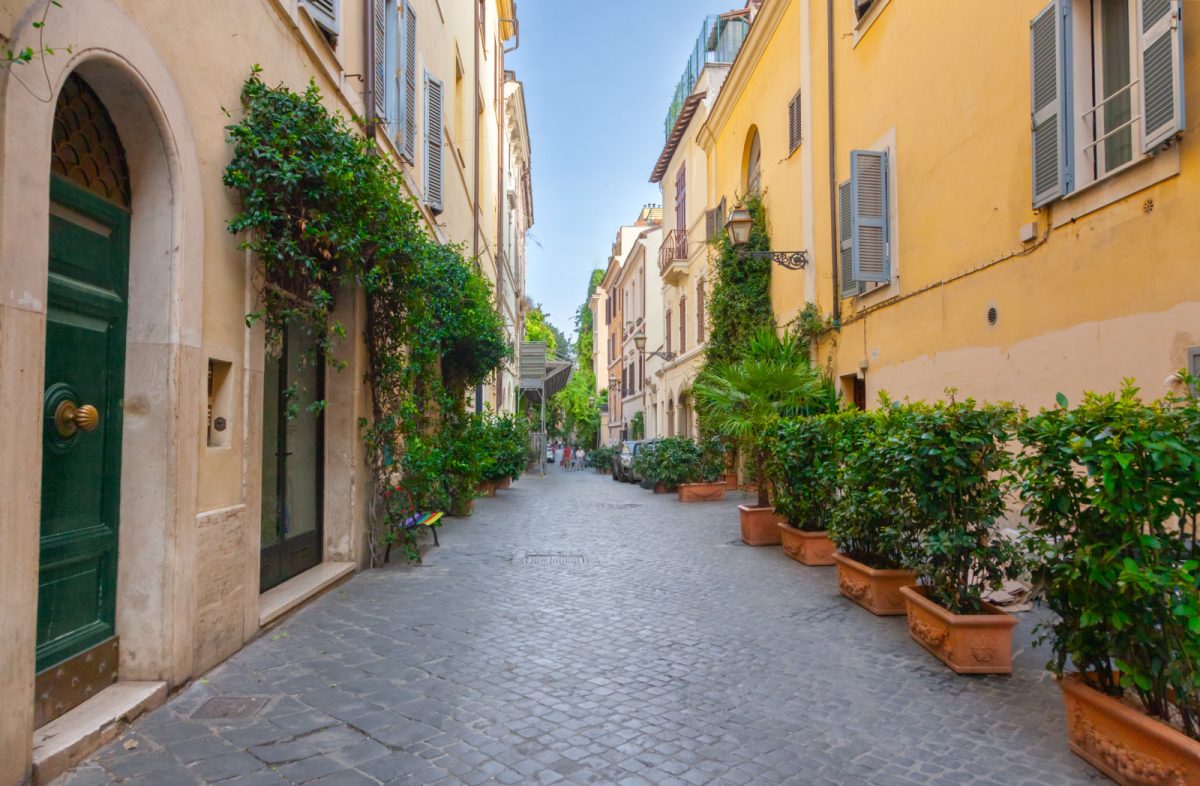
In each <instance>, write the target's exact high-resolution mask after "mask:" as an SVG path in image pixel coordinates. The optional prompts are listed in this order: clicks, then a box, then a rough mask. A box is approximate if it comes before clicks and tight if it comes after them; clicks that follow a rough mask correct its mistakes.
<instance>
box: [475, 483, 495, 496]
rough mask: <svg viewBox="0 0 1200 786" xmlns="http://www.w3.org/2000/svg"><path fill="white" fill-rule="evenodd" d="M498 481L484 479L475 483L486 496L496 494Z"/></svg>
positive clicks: (478, 490)
mask: <svg viewBox="0 0 1200 786" xmlns="http://www.w3.org/2000/svg"><path fill="white" fill-rule="evenodd" d="M496 486H497V481H494V480H482V481H480V482H479V483H477V484H476V485H475V490H476V491H477V492H479V493H480V494H481V495H483V496H485V497H494V496H496Z"/></svg>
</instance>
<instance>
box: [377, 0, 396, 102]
mask: <svg viewBox="0 0 1200 786" xmlns="http://www.w3.org/2000/svg"><path fill="white" fill-rule="evenodd" d="M391 5H392V3H391V2H389V0H371V93H372V104H371V108H372V109H373V110H374V115H375V117H376V118H377V119H379V120H382V121H385V122H386V121H387V87H386V85H387V84H388V78H387V70H388V69H387V66H388V36H387V33H388V7H389V6H391ZM393 10H394V9H393Z"/></svg>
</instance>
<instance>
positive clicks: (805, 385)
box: [692, 328, 838, 507]
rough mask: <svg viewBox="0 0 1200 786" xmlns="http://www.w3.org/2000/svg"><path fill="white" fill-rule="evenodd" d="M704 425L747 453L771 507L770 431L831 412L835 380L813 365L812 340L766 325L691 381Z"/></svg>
mask: <svg viewBox="0 0 1200 786" xmlns="http://www.w3.org/2000/svg"><path fill="white" fill-rule="evenodd" d="M692 394H693V396H694V398H695V401H696V411H697V412H698V413H699V415H700V423H701V426H702V427H703V428H704V429H705V430H707V431H709V432H711V433H715V434H716V435H718V436H720V437H723V438H726V439H729V440H731V441H732V442H734V443H735V444H736V445H737V446H738V448H739V449H741V450H742V451H743V452H744V453H745V454H746V455H747V456H748V457H749V458H750V463H751V466H752V468H753V470H754V481H755V485H756V487H757V490H758V506H759V507H767V506H768V505H769V504H770V495H769V493H768V488H767V476H766V472H765V464H766V460H767V455H768V447H767V445H766V444H765V441H764V435H765V434H766V433H767V430H768V429H769V428H770V427H771V426H772V425H773V424H774V423H775V422H776V421H777V420H778V419H779V418H787V417H801V416H804V415H818V414H822V413H826V412H833V411H836V410H837V407H838V397H837V392H836V391H835V390H834V387H833V383H832V382H831V381H830V380H829V379H828V378H827V377H826V376H824V375H823V374H822V373H821V372H820V371H818V370H817V369H815V368H813V366H812V362H811V361H810V358H809V354H808V345H807V343H806V342H805V340H804V339H803V338H802V337H801V336H800V335H798V334H796V333H785V334H784V335H782V336H780V335H778V334H777V333H776V332H775V331H774V330H773V329H770V328H763V329H760V330H758V331H755V333H754V334H753V335H752V336H751V337H750V340H749V342H748V343H747V346H746V350H745V352H744V353H743V354H742V355H741V357H739V358H738V359H736V360H733V361H729V362H723V363H721V362H719V363H714V364H711V365H709V366H708V367H707V368H705V369H704V371H703V372H702V373H701V374H700V376H699V377H698V378H697V379H696V383H695V384H694V385H693V386H692Z"/></svg>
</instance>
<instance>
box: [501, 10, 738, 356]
mask: <svg viewBox="0 0 1200 786" xmlns="http://www.w3.org/2000/svg"><path fill="white" fill-rule="evenodd" d="M742 5H743V2H742V0H727V2H710V0H607V2H599V3H596V2H585V0H521V1H520V3H519V5H518V13H519V15H520V20H521V46H520V49H518V50H517V51H516V52H514V53H513V54H511V55H509V57H508V60H507V62H506V66H507V67H508V68H510V69H513V70H515V71H516V73H517V78H518V79H520V80H522V81H523V82H524V83H525V93H526V98H525V100H526V108H527V111H528V113H529V135H530V142H531V145H532V149H533V202H534V218H535V224H534V227H533V230H532V231H531V232H530V236H529V242H528V257H527V259H528V261H527V265H526V271H527V272H526V277H527V281H526V286H527V290H528V293H529V295H530V297H532V298H533V299H534V301H536V302H540V303H541V304H542V305H543V307H544V308H545V310H546V311H547V312H548V313H549V315H550V321H551V322H552V323H553V324H554V325H555V326H557V327H558V328H559V329H560V330H562V331H563V332H564V333H567V334H568V335H573V333H574V330H575V326H574V321H573V316H574V313H575V310H576V309H577V308H578V307H579V304H580V303H582V302H583V298H584V296H585V295H586V294H587V281H588V275H589V273H590V271H591V270H592V269H594V268H596V267H602V266H604V265H605V264H606V262H607V260H608V254H609V252H610V251H611V249H612V242H613V239H614V237H615V235H616V231H617V227H618V226H620V225H621V224H627V223H630V222H632V221H633V219H634V218H636V217H637V213H638V211H639V210H640V209H641V207H642V206H643V205H644V204H646V203H648V202H654V203H661V202H662V194H661V192H660V191H659V189H658V186H655V185H652V184H651V183H650V182H649V181H650V170H651V169H653V167H654V162H655V161H656V160H657V159H658V155H659V153H660V152H661V151H662V145H663V141H664V139H663V127H662V124H663V119H664V117H665V116H666V112H667V104H668V102H669V101H670V98H671V95H672V94H673V93H674V91H675V85H676V84H677V83H678V81H679V77H680V75H681V74H682V73H683V69H684V66H685V65H686V64H687V58H688V56H689V55H690V54H691V51H692V46H693V44H694V43H695V40H696V37H697V36H698V35H699V33H700V26H701V24H702V23H703V21H704V17H705V16H706V15H707V14H712V13H719V12H722V11H728V10H730V9H732V8H740V7H741V6H742Z"/></svg>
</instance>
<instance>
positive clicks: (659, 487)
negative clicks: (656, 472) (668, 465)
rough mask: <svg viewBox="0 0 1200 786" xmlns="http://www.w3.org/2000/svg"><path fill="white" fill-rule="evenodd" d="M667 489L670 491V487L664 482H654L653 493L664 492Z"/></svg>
mask: <svg viewBox="0 0 1200 786" xmlns="http://www.w3.org/2000/svg"><path fill="white" fill-rule="evenodd" d="M668 491H670V489H668V488H667V486H666V484H665V483H655V484H654V493H655V494H666V493H667V492H668Z"/></svg>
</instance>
